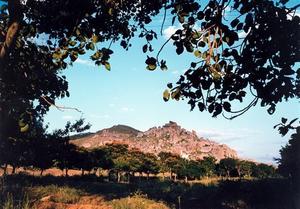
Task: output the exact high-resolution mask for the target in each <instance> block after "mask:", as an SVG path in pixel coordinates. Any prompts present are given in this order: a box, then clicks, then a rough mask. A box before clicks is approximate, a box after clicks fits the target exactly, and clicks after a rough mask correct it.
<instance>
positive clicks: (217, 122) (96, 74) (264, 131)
mask: <svg viewBox="0 0 300 209" xmlns="http://www.w3.org/2000/svg"><path fill="white" fill-rule="evenodd" d="M229 16H230V15H229ZM160 21H161V15H160V16H158V17H157V18H155V21H154V22H153V24H152V26H151V27H152V28H153V29H156V30H157V31H159V29H160V28H159V25H160ZM169 21H170V20H169ZM175 28H176V24H175V26H174V27H172V26H170V24H169V23H168V22H167V23H166V27H165V28H164V36H168V34H169V33H170V32H172V31H174V29H175ZM164 36H163V37H160V38H159V41H156V42H154V47H155V49H156V52H157V50H158V49H159V47H160V46H161V45H162V44H163V42H164V41H165V40H166V39H165V37H164ZM132 44H133V47H131V48H130V50H129V51H125V50H123V49H122V48H121V47H120V46H119V45H118V44H117V43H116V44H114V45H113V46H112V49H113V51H114V54H113V55H112V58H111V60H110V62H111V66H112V70H111V71H110V72H108V71H106V70H105V69H104V68H103V67H99V66H95V65H94V64H93V63H92V62H91V61H90V60H89V57H88V56H87V55H85V56H82V57H80V58H79V59H78V60H77V61H76V62H75V63H74V65H73V66H72V67H69V68H68V69H67V70H66V71H65V72H64V74H65V75H66V76H67V80H68V81H69V88H70V93H71V96H70V97H69V98H64V99H63V100H59V101H57V102H56V103H57V104H59V105H64V106H68V107H76V108H78V109H80V110H81V111H82V112H83V114H81V113H78V112H76V111H72V110H68V111H67V110H66V111H63V112H62V111H59V110H57V109H55V108H54V107H52V108H51V110H50V112H49V113H48V114H47V116H46V122H49V123H50V129H51V130H52V129H55V128H61V127H63V126H64V124H65V123H66V122H67V121H68V120H71V121H72V120H75V119H79V118H80V117H84V118H85V119H86V121H88V122H90V123H91V124H92V128H91V131H97V130H100V129H103V128H107V127H110V126H113V125H116V124H125V125H129V126H132V127H134V128H136V129H139V130H142V131H145V130H147V129H149V128H151V127H153V126H161V125H163V124H165V123H167V122H168V121H170V120H172V121H176V122H177V123H178V124H179V125H181V126H182V127H183V128H186V129H188V130H195V131H196V132H197V133H198V134H199V135H200V136H204V137H207V138H209V139H211V140H215V141H217V142H220V143H224V144H227V145H229V146H230V147H232V148H234V149H235V150H237V152H238V154H239V156H241V157H243V158H248V159H254V160H258V161H261V162H267V163H272V162H273V163H274V161H273V158H274V157H278V156H279V154H278V151H279V149H280V147H281V146H283V145H285V144H286V142H287V141H288V139H289V135H288V136H287V137H281V136H280V135H279V134H278V132H277V131H276V130H274V129H273V126H274V125H275V124H277V123H279V122H280V119H281V117H282V116H284V117H286V118H290V119H292V118H295V117H297V116H299V115H300V114H299V113H300V108H299V102H298V101H296V100H290V101H289V102H288V103H287V102H283V103H281V104H279V105H278V106H277V110H276V112H275V113H274V114H273V115H272V116H270V115H269V114H268V113H267V111H266V109H265V108H261V107H259V106H257V107H254V108H252V109H250V110H249V111H248V112H246V113H245V114H244V115H242V116H240V117H238V118H236V119H234V120H232V121H229V120H227V119H225V118H223V117H222V116H219V117H218V118H212V117H211V115H209V114H208V113H206V112H202V113H201V112H199V111H197V110H196V109H195V110H194V111H192V112H190V107H189V105H188V104H187V101H179V102H177V101H169V102H167V103H166V102H164V101H163V99H162V93H163V91H164V90H165V89H166V85H167V83H169V82H176V81H177V80H178V78H179V76H180V74H182V73H183V72H184V71H185V70H186V69H187V68H188V67H189V63H190V61H192V60H194V59H195V57H194V55H193V54H184V55H181V56H178V55H177V54H176V53H175V48H174V47H173V46H172V43H171V42H170V43H169V44H168V45H167V46H166V47H165V49H164V50H163V52H162V53H161V55H160V58H163V59H166V60H167V64H168V68H169V69H168V71H161V70H159V69H157V70H156V71H153V72H151V71H148V70H146V68H145V67H146V65H145V63H144V61H145V59H146V55H145V54H143V53H142V49H141V48H142V46H143V44H145V42H144V40H139V39H133V40H132ZM107 46H108V44H107V43H104V44H100V46H99V47H107ZM153 55H155V54H153ZM244 105H246V103H244V104H242V105H240V104H237V105H236V106H235V109H240V108H241V107H243V106H244Z"/></svg>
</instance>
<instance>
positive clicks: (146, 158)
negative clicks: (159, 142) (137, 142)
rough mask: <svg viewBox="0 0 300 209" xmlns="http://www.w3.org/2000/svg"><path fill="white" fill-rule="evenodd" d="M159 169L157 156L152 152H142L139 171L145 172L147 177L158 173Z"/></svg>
mask: <svg viewBox="0 0 300 209" xmlns="http://www.w3.org/2000/svg"><path fill="white" fill-rule="evenodd" d="M159 170H160V166H159V162H158V159H157V157H156V156H155V155H154V154H152V153H144V155H143V159H142V165H141V170H140V171H142V172H144V173H146V174H147V178H149V175H150V174H158V173H159Z"/></svg>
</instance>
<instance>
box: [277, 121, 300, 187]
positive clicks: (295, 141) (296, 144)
mask: <svg viewBox="0 0 300 209" xmlns="http://www.w3.org/2000/svg"><path fill="white" fill-rule="evenodd" d="M299 150H300V127H299V126H298V127H297V128H296V133H293V134H292V135H291V139H290V140H289V141H288V144H287V145H286V146H284V147H282V148H281V150H280V159H277V161H278V163H279V165H278V171H279V173H280V174H282V175H283V176H285V177H289V178H291V179H292V180H293V181H294V182H295V185H299V176H300V156H299Z"/></svg>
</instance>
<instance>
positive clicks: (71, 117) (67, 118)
mask: <svg viewBox="0 0 300 209" xmlns="http://www.w3.org/2000/svg"><path fill="white" fill-rule="evenodd" d="M61 118H62V119H63V120H72V119H74V116H72V115H63V116H62V117H61Z"/></svg>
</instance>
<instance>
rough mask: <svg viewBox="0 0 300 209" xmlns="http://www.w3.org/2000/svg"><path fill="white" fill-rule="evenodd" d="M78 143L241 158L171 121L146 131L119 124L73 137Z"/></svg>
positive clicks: (186, 155) (198, 156)
mask: <svg viewBox="0 0 300 209" xmlns="http://www.w3.org/2000/svg"><path fill="white" fill-rule="evenodd" d="M71 143H74V144H76V145H78V146H82V147H86V148H95V147H99V146H103V145H105V144H110V143H122V144H128V146H129V148H137V149H140V150H141V151H143V152H148V153H154V154H158V153H159V152H161V151H164V152H171V153H174V154H178V155H180V156H181V157H183V158H187V159H202V158H203V157H205V156H214V157H215V158H216V159H218V160H220V159H222V158H225V157H235V158H236V157H237V152H236V151H235V150H233V149H231V148H229V147H228V146H227V145H224V144H219V143H217V142H214V141H211V140H208V139H204V138H202V137H198V136H197V134H196V132H195V131H187V130H185V129H183V128H181V127H180V126H179V125H177V123H175V122H172V121H170V122H169V123H167V124H165V125H164V126H162V127H153V128H150V129H149V130H147V131H145V132H142V131H139V130H137V129H134V128H132V127H129V126H125V125H116V126H113V127H111V128H107V129H103V130H100V131H98V132H96V133H94V134H88V135H86V136H82V137H76V139H73V140H71Z"/></svg>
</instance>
